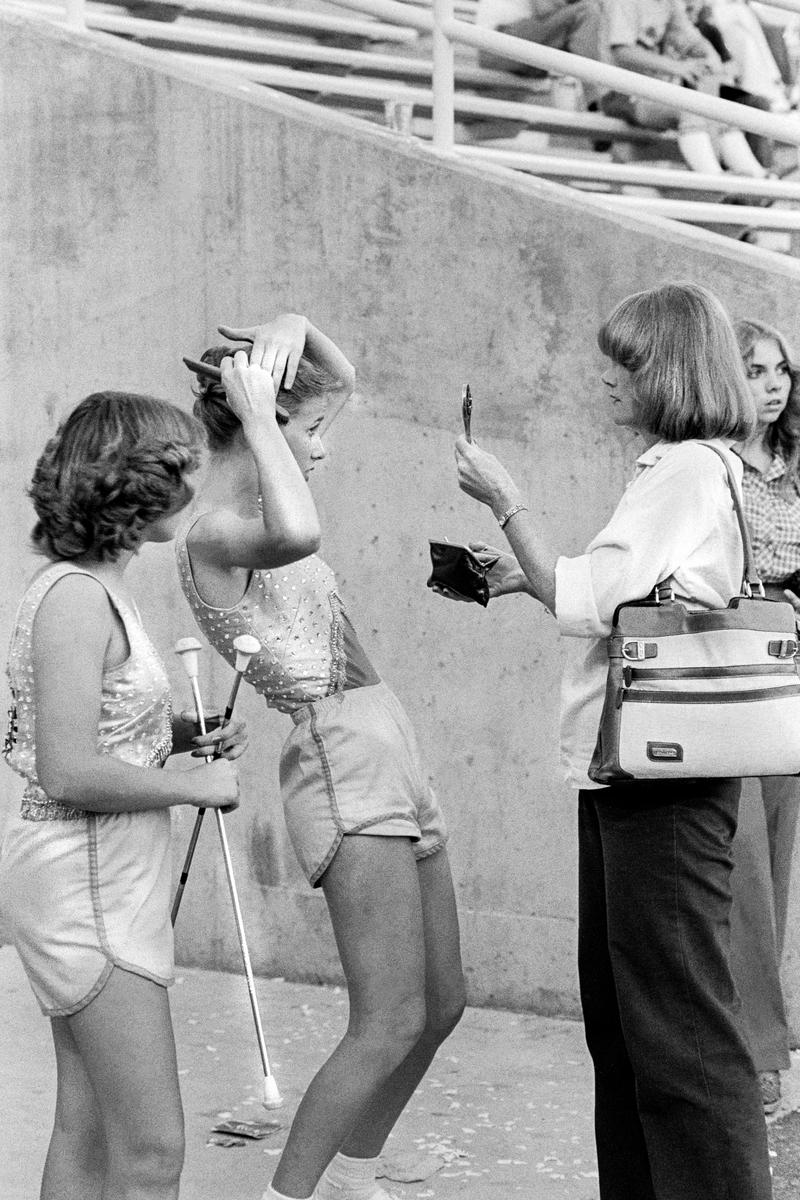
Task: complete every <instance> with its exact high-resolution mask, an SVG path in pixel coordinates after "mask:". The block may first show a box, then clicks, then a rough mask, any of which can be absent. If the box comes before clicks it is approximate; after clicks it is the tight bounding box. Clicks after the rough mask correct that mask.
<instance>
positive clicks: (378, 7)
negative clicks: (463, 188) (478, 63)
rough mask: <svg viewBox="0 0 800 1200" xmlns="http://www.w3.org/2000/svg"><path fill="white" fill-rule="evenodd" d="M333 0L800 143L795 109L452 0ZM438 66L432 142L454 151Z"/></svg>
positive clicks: (555, 71)
mask: <svg viewBox="0 0 800 1200" xmlns="http://www.w3.org/2000/svg"><path fill="white" fill-rule="evenodd" d="M334 2H335V3H336V4H338V5H340V6H342V7H344V8H353V9H358V10H359V11H361V12H369V13H372V14H373V15H374V16H381V17H384V18H386V19H388V20H390V21H392V22H393V23H394V24H397V25H401V24H403V23H404V21H407V22H408V23H409V24H412V25H413V26H414V28H416V29H420V30H423V31H427V32H433V31H434V30H437V31H438V34H439V37H440V39H441V40H442V41H451V42H456V43H459V44H460V45H466V46H473V47H475V48H476V49H479V50H486V51H488V52H489V53H491V54H494V55H495V56H496V57H498V58H505V59H510V60H511V61H513V62H518V63H524V64H525V65H526V66H531V67H536V68H538V69H539V70H542V71H548V72H552V73H553V74H556V75H572V76H574V77H575V78H577V79H580V80H582V81H583V82H584V83H591V84H595V85H597V86H600V87H603V88H606V89H607V90H609V91H617V92H624V93H625V94H626V95H631V96H639V97H641V98H643V99H646V100H654V101H656V102H657V103H659V104H665V105H667V106H668V107H670V108H674V109H676V110H677V111H680V112H690V113H696V114H697V115H698V116H701V117H706V118H708V119H709V120H712V121H718V122H721V123H722V124H725V125H730V126H732V127H733V128H735V129H744V130H746V131H747V132H748V133H758V134H761V135H762V136H765V137H770V138H774V139H775V140H776V141H779V142H784V143H786V144H788V145H792V146H800V117H798V116H796V115H794V114H784V113H768V112H763V111H762V110H761V109H755V108H750V109H749V108H748V107H747V106H746V105H743V104H735V103H734V102H733V101H732V100H720V99H718V98H717V97H716V96H707V95H705V94H704V93H702V92H695V91H691V90H690V89H688V88H683V87H680V86H678V85H677V84H674V83H666V82H664V81H663V80H660V79H653V78H652V77H651V76H649V75H639V74H637V73H636V72H635V71H626V70H625V69H624V68H623V67H614V66H611V65H610V64H609V63H602V62H596V61H595V60H594V59H590V58H582V57H581V56H580V55H577V54H570V53H569V52H568V51H566V50H554V49H553V48H552V47H551V46H541V45H539V44H538V43H537V42H528V41H524V40H523V39H522V38H516V37H511V36H510V34H507V33H498V32H497V31H496V30H493V29H483V28H481V27H478V26H475V25H469V24H467V22H466V21H458V20H456V19H455V18H454V17H453V0H433V12H432V13H427V12H423V11H421V10H418V9H414V10H412V11H411V12H409V11H408V9H409V7H410V6H409V5H407V4H403V3H402V2H401V0H334ZM793 2H794V3H796V4H797V6H798V11H800V0H793ZM788 3H790V0H783V5H786V4H788ZM437 65H438V67H439V72H440V73H441V72H447V69H448V64H447V60H446V59H444V58H441V59H440V61H439V63H438V64H437V59H436V54H435V53H434V84H433V87H434V95H435V96H436V95H438V97H439V99H440V114H439V120H438V122H437V121H436V119H435V118H434V139H433V141H434V145H435V146H437V147H438V148H439V149H440V150H444V151H451V150H453V148H454V136H453V129H452V120H449V119H448V118H450V116H451V112H450V104H449V96H450V90H449V86H448V81H447V79H446V78H444V79H443V78H438V79H437ZM437 84H438V86H437ZM437 130H438V137H437Z"/></svg>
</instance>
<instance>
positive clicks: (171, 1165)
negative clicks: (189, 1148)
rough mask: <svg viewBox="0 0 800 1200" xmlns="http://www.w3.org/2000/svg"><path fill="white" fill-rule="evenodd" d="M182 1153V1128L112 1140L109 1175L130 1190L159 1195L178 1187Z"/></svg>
mask: <svg viewBox="0 0 800 1200" xmlns="http://www.w3.org/2000/svg"><path fill="white" fill-rule="evenodd" d="M184 1153H185V1145H184V1136H183V1129H182V1127H180V1126H175V1127H173V1128H172V1129H156V1130H147V1131H146V1132H142V1133H134V1134H131V1133H128V1134H127V1135H123V1136H122V1137H120V1138H117V1139H112V1140H111V1141H110V1145H109V1172H110V1174H111V1175H112V1176H115V1177H116V1176H118V1177H119V1178H120V1179H122V1180H125V1182H126V1186H127V1187H129V1188H130V1189H131V1190H135V1189H136V1188H138V1189H139V1190H141V1191H143V1192H144V1193H145V1194H147V1192H148V1191H152V1192H153V1194H154V1195H156V1194H157V1195H160V1194H161V1193H162V1192H165V1191H167V1190H168V1189H170V1188H177V1186H178V1182H179V1180H180V1177H181V1171H182V1170H183V1159H184Z"/></svg>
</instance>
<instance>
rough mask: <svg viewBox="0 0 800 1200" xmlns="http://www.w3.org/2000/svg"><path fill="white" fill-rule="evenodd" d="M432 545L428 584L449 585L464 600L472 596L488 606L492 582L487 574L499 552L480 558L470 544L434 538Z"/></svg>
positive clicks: (484, 605)
mask: <svg viewBox="0 0 800 1200" xmlns="http://www.w3.org/2000/svg"><path fill="white" fill-rule="evenodd" d="M430 549H431V563H432V564H433V570H432V571H431V574H430V578H429V579H428V587H434V586H437V585H438V586H439V587H443V588H447V589H448V591H450V592H454V593H455V594H456V595H457V596H460V597H461V599H462V600H472V601H474V602H475V603H476V604H482V605H483V607H484V608H486V605H487V604H488V603H489V584H488V582H487V580H486V576H487V574H488V572H489V570H490V568H491V567H493V566H494V564H495V563H496V562H497V560H498V557H499V555H495V556H494V557H490V558H483V559H481V558H478V556H477V554H476V553H475V552H474V550H470V548H469V546H458V545H455V544H454V543H453V542H434V541H433V540H431V543H430Z"/></svg>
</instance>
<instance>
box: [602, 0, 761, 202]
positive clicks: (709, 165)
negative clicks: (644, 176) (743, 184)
mask: <svg viewBox="0 0 800 1200" xmlns="http://www.w3.org/2000/svg"><path fill="white" fill-rule="evenodd" d="M607 12H608V45H609V48H610V53H611V58H612V61H613V62H614V63H615V64H616V65H617V66H619V67H625V68H627V69H628V70H629V71H636V72H638V73H640V74H642V75H652V76H655V77H657V78H660V79H664V80H667V81H669V82H673V83H682V84H684V86H686V87H690V88H693V89H695V90H696V91H701V92H705V93H707V94H708V95H712V96H718V95H719V89H720V86H721V85H722V84H724V83H726V82H727V77H726V73H725V70H724V67H723V64H722V61H721V59H720V56H719V55H718V54H717V52H716V50H714V48H713V46H711V44H710V43H709V42H708V41H707V40H706V39H705V38H704V37H703V36H702V34H701V33H700V32H699V30H697V29H695V27H694V25H693V24H692V22H691V21H690V19H689V16H688V14H687V12H686V9H685V7H684V4H683V0H607ZM600 107H601V109H602V111H603V112H605V113H607V114H608V115H610V116H616V117H622V118H623V119H625V120H627V121H630V122H631V124H633V125H641V126H643V127H645V128H649V129H659V130H666V129H677V130H678V146H679V149H680V152H681V155H682V156H683V159H684V161H685V162H686V164H687V166H689V167H690V168H691V169H692V170H693V171H702V172H705V173H707V174H714V175H716V174H720V173H721V172H722V170H723V168H724V167H727V168H728V169H730V170H732V171H735V172H736V173H737V174H739V175H748V176H752V177H755V178H761V177H763V176H764V175H765V174H766V172H765V170H764V167H762V165H761V163H760V162H759V161H758V159H757V158H756V157H755V155H754V154H753V151H752V150H751V149H750V146H749V145H748V143H747V140H746V138H745V136H744V134H743V133H742V132H741V130H739V129H731V128H729V127H727V126H720V125H717V124H715V123H714V122H712V121H709V120H707V119H706V118H704V117H699V116H696V115H695V114H693V113H685V112H677V111H676V110H675V109H673V108H670V107H668V106H667V105H664V104H661V103H658V102H656V101H652V100H645V99H641V98H639V97H636V96H627V95H626V94H624V93H622V92H616V91H612V92H607V93H606V94H605V95H604V96H603V97H602V99H601V101H600Z"/></svg>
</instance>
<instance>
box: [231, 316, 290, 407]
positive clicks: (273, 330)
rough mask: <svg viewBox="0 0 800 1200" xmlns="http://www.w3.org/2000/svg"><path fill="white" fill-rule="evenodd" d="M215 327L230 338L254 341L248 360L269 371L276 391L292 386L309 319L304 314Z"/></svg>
mask: <svg viewBox="0 0 800 1200" xmlns="http://www.w3.org/2000/svg"><path fill="white" fill-rule="evenodd" d="M217 328H218V329H219V331H220V333H221V334H222V336H223V337H226V338H230V340H231V341H232V342H252V343H253V348H252V350H251V351H250V362H251V363H253V364H254V366H257V367H263V369H264V370H265V371H269V373H270V375H271V376H272V383H273V386H274V388H275V391H276V393H277V392H278V391H279V390H280V388H281V386H283V387H284V388H286V389H287V391H288V390H290V389H291V387H292V384H293V383H294V379H295V375H296V374H297V366H298V363H299V362H300V355H301V354H302V353H303V350H304V348H305V344H306V335H307V333H308V321H307V320H306V318H305V317H301V316H300V315H299V314H298V313H281V315H280V316H278V317H275V318H274V320H272V321H267V322H266V324H264V325H251V326H248V327H247V328H244V329H234V328H233V327H232V326H230V325H219V326H218V327H217Z"/></svg>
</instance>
